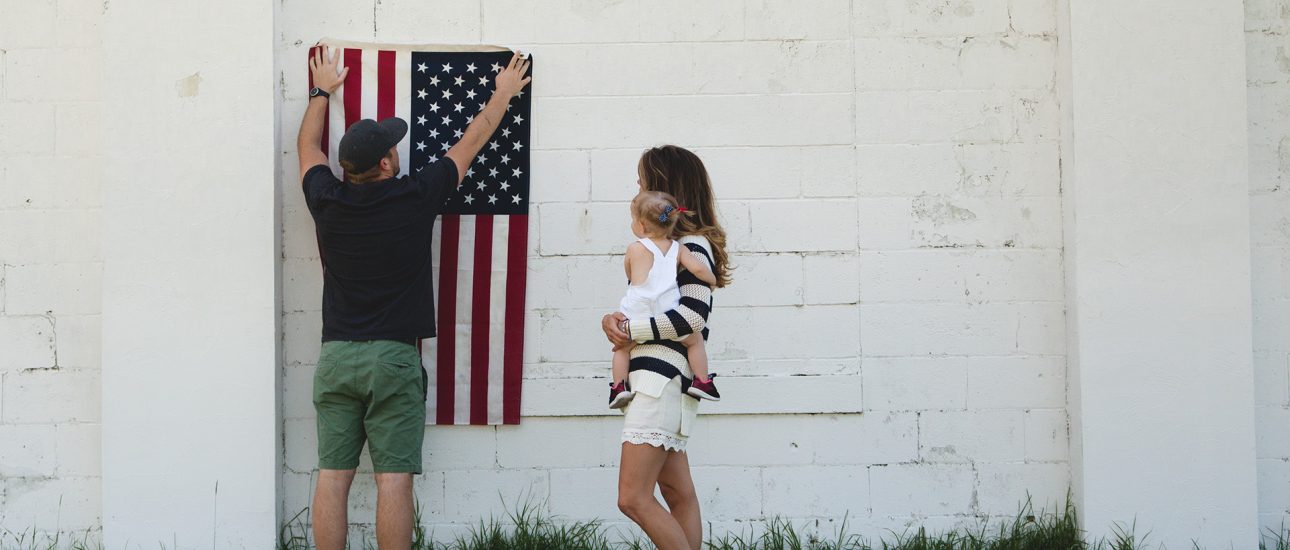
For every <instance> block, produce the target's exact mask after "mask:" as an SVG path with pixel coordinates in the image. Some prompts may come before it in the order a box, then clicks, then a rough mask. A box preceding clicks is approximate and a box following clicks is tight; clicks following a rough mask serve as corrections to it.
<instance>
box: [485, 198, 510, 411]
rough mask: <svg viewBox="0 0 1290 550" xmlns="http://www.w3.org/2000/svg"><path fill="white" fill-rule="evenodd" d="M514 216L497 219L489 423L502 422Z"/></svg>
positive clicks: (491, 295)
mask: <svg viewBox="0 0 1290 550" xmlns="http://www.w3.org/2000/svg"><path fill="white" fill-rule="evenodd" d="M510 220H511V217H510V216H493V243H492V252H493V262H492V273H490V274H489V279H490V282H491V287H492V288H490V289H489V302H488V309H489V312H488V314H489V315H488V342H489V344H490V345H489V347H488V423H489V424H501V423H502V411H503V407H502V387H503V382H504V380H505V363H504V362H503V361H502V359H503V358H504V357H505V355H506V346H505V345H504V343H505V342H506V268H507V265H506V259H507V258H506V250H507V246H506V243H507V242H508V241H509V240H510V229H511V224H510Z"/></svg>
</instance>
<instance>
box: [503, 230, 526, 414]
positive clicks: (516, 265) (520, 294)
mask: <svg viewBox="0 0 1290 550" xmlns="http://www.w3.org/2000/svg"><path fill="white" fill-rule="evenodd" d="M510 225H511V232H510V235H509V236H508V237H507V239H508V240H507V243H506V341H505V342H504V345H505V346H506V348H505V351H504V352H503V355H502V357H503V359H502V366H503V371H502V381H503V382H502V423H504V424H519V423H520V384H521V382H523V380H524V373H523V368H524V287H525V278H526V277H527V275H528V250H529V217H528V215H527V214H512V215H511V223H510Z"/></svg>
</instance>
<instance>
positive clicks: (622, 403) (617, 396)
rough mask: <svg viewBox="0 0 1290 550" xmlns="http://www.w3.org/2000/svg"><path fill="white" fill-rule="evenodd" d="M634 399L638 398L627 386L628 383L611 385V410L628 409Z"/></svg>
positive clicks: (611, 383)
mask: <svg viewBox="0 0 1290 550" xmlns="http://www.w3.org/2000/svg"><path fill="white" fill-rule="evenodd" d="M633 397H636V394H635V393H632V388H631V386H628V385H627V381H625V380H624V381H622V382H619V383H617V384H615V383H613V382H610V383H609V408H611V409H621V408H623V407H626V406H627V404H628V403H631V401H632V398H633Z"/></svg>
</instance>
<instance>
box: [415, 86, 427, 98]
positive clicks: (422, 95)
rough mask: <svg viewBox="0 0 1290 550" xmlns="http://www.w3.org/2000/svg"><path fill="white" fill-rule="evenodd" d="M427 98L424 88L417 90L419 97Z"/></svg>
mask: <svg viewBox="0 0 1290 550" xmlns="http://www.w3.org/2000/svg"><path fill="white" fill-rule="evenodd" d="M425 98H426V91H425V89H424V88H423V89H420V90H417V99H425Z"/></svg>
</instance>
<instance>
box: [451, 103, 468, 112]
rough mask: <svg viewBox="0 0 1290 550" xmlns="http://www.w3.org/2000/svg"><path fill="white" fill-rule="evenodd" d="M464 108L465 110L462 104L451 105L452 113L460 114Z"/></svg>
mask: <svg viewBox="0 0 1290 550" xmlns="http://www.w3.org/2000/svg"><path fill="white" fill-rule="evenodd" d="M465 108H466V106H464V105H462V104H460V103H458V104H456V105H453V106H452V110H453V112H454V113H460V112H462V111H463V110H465Z"/></svg>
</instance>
